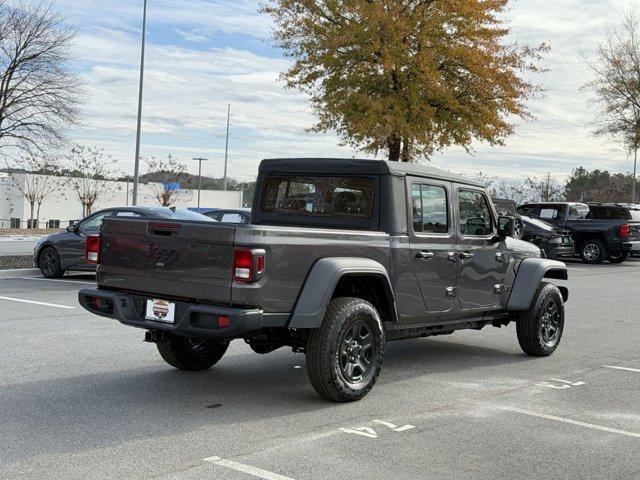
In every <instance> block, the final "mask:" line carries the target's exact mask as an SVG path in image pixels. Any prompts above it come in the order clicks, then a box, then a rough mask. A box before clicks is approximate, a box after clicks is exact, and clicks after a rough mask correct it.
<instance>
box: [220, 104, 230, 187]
mask: <svg viewBox="0 0 640 480" xmlns="http://www.w3.org/2000/svg"><path fill="white" fill-rule="evenodd" d="M230 118H231V104H230V103H229V104H228V105H227V137H226V140H225V142H224V180H223V181H222V189H223V190H226V189H227V159H228V158H229V119H230Z"/></svg>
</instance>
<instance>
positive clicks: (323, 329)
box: [306, 297, 385, 402]
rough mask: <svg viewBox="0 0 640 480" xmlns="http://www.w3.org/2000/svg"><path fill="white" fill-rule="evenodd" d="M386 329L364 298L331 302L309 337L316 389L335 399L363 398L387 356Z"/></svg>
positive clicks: (309, 371) (309, 358)
mask: <svg viewBox="0 0 640 480" xmlns="http://www.w3.org/2000/svg"><path fill="white" fill-rule="evenodd" d="M384 343H385V339H384V330H383V328H382V321H381V320H380V315H379V314H378V312H377V310H376V309H375V307H374V306H373V305H371V304H370V303H369V302H367V301H365V300H362V299H360V298H352V297H343V298H336V299H334V300H332V301H331V303H330V304H329V306H328V307H327V311H326V313H325V316H324V320H323V322H322V325H321V326H320V328H318V329H315V330H313V331H312V332H311V333H310V334H309V338H308V340H307V351H306V352H307V374H308V375H309V380H310V382H311V385H312V386H313V388H314V389H315V391H316V392H317V393H318V394H319V395H320V396H321V397H323V398H326V399H327V400H331V401H334V402H353V401H356V400H360V399H362V398H363V397H364V396H365V395H366V394H367V393H369V391H371V389H372V388H373V386H374V385H375V383H376V381H377V380H378V376H379V375H380V370H381V369H382V361H383V358H384Z"/></svg>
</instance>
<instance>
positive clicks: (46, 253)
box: [38, 247, 64, 278]
mask: <svg viewBox="0 0 640 480" xmlns="http://www.w3.org/2000/svg"><path fill="white" fill-rule="evenodd" d="M38 268H40V271H41V272H42V275H43V276H44V277H45V278H60V277H61V276H62V275H64V270H62V268H61V267H60V257H59V256H58V253H57V252H56V251H55V250H54V249H53V248H52V247H45V249H44V250H42V252H41V253H40V256H39V257H38Z"/></svg>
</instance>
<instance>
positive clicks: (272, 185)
mask: <svg viewBox="0 0 640 480" xmlns="http://www.w3.org/2000/svg"><path fill="white" fill-rule="evenodd" d="M374 185H375V184H374V181H373V179H371V178H366V177H318V176H313V177H308V176H282V175H277V176H276V175H274V176H268V177H266V178H265V179H264V183H263V186H262V196H261V198H260V205H261V207H260V208H261V212H262V213H266V214H284V215H297V216H304V217H310V218H326V219H331V218H333V219H360V220H370V219H371V218H372V217H373V215H374V209H373V199H374Z"/></svg>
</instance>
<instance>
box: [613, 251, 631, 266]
mask: <svg viewBox="0 0 640 480" xmlns="http://www.w3.org/2000/svg"><path fill="white" fill-rule="evenodd" d="M627 258H629V252H611V254H609V262H611V263H624V262H626V261H627Z"/></svg>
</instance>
